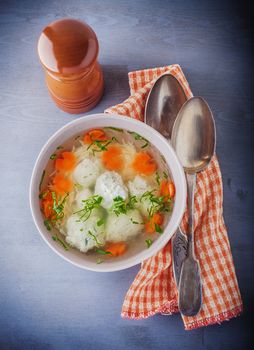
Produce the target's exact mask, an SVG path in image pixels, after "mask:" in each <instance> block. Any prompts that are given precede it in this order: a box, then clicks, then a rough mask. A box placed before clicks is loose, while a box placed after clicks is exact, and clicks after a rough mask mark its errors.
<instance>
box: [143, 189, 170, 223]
mask: <svg viewBox="0 0 254 350" xmlns="http://www.w3.org/2000/svg"><path fill="white" fill-rule="evenodd" d="M154 191H155V190H152V191H146V192H144V193H143V194H142V196H141V197H140V202H143V201H144V200H145V199H147V200H149V201H150V207H149V209H148V215H149V217H152V216H153V214H155V213H157V212H169V211H170V210H171V199H170V198H168V196H159V197H158V196H155V195H154V194H153V192H154Z"/></svg>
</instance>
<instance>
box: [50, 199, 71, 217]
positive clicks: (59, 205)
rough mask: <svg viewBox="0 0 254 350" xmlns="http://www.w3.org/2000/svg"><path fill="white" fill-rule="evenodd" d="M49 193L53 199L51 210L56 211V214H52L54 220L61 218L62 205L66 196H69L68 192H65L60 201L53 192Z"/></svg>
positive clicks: (62, 214)
mask: <svg viewBox="0 0 254 350" xmlns="http://www.w3.org/2000/svg"><path fill="white" fill-rule="evenodd" d="M51 195H52V199H53V210H54V212H55V213H56V216H54V221H56V220H61V219H63V217H64V205H65V202H66V200H67V197H68V196H69V193H67V194H66V195H65V197H64V198H63V200H62V201H61V202H60V203H59V202H57V198H56V193H55V192H51Z"/></svg>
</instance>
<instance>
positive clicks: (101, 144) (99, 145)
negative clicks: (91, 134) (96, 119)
mask: <svg viewBox="0 0 254 350" xmlns="http://www.w3.org/2000/svg"><path fill="white" fill-rule="evenodd" d="M114 141H117V142H118V140H117V138H116V137H114V136H113V137H111V139H110V140H94V141H93V142H92V143H90V145H89V146H88V147H87V150H89V149H91V150H92V152H93V155H94V154H95V152H103V151H107V150H108V149H107V146H108V145H110V144H111V143H112V142H114ZM94 146H95V147H94ZM91 147H93V148H91Z"/></svg>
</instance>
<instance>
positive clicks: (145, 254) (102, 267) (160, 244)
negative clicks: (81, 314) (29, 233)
mask: <svg viewBox="0 0 254 350" xmlns="http://www.w3.org/2000/svg"><path fill="white" fill-rule="evenodd" d="M103 119H104V120H105V121H106V123H105V124H107V125H108V126H110V124H111V121H112V122H113V124H114V123H118V122H119V120H120V124H121V121H122V122H123V121H125V122H127V124H129V127H122V126H121V125H118V127H121V128H123V129H127V130H130V131H132V127H133V128H134V129H135V128H140V127H141V126H142V128H143V129H144V130H145V131H146V133H147V134H148V135H146V138H148V140H149V137H150V134H149V133H151V135H155V138H157V139H160V141H161V143H162V144H164V145H165V152H166V149H168V151H169V152H170V153H171V157H172V158H174V161H175V166H176V168H175V169H174V172H177V173H178V176H179V178H178V180H179V182H180V185H179V189H180V196H181V197H180V196H179V195H178V197H177V200H178V202H179V204H178V213H177V214H175V217H176V219H175V222H174V225H173V226H172V228H171V230H170V232H169V231H168V232H166V230H167V228H168V226H169V225H170V222H171V219H172V217H173V214H174V210H173V214H172V216H171V218H170V220H169V221H168V223H167V225H166V227H165V231H164V233H163V235H161V236H160V237H159V238H158V239H156V241H155V242H154V243H153V245H152V246H151V247H150V248H149V249H147V250H142V251H141V252H139V253H137V254H136V255H134V256H131V257H129V258H127V259H126V260H125V261H124V264H123V262H122V261H116V262H113V263H112V264H94V265H93V264H91V265H92V266H90V264H88V265H89V266H86V265H85V266H84V265H83V264H81V263H79V262H76V261H73V259H72V258H71V257H70V256H68V254H67V253H68V252H66V251H65V250H63V249H62V247H60V248H61V249H58V248H59V247H57V245H54V243H55V242H54V241H53V240H52V242H51V240H50V239H49V237H47V235H48V236H49V234H48V231H46V228H45V229H44V227H43V228H42V227H41V226H40V225H39V220H38V219H37V213H36V208H35V206H36V203H35V202H36V200H35V197H36V199H38V195H36V196H35V193H38V191H37V190H35V188H36V186H35V185H36V180H37V175H38V173H39V170H38V168H39V165H40V163H41V162H42V161H43V157H44V156H45V153H46V152H47V150H48V149H49V147H50V146H51V145H52V144H53V143H54V141H55V140H56V139H57V138H58V136H60V135H64V133H65V131H67V130H68V129H70V128H73V127H74V126H78V125H80V126H81V129H82V124H84V122H86V121H88V120H93V121H96V120H98V121H101V120H103ZM125 122H124V123H125ZM102 124H103V123H102ZM105 126H106V125H105ZM101 127H103V126H101ZM83 129H84V130H85V127H83ZM88 129H89V128H88ZM133 131H134V132H138V133H140V134H141V136H143V134H142V132H143V130H142V132H140V130H138V131H137V130H133ZM81 132H83V130H81ZM73 135H75V131H73ZM67 139H68V138H66V140H67ZM149 141H150V140H149ZM151 143H152V144H153V145H155V147H156V148H157V149H158V146H156V144H155V143H154V141H151ZM158 150H159V152H160V153H161V154H163V156H165V154H164V153H165V152H164V150H161V149H158ZM165 159H166V160H167V157H166V156H165ZM45 165H46V164H45ZM167 165H168V167H169V169H170V172H171V173H172V169H171V167H170V165H169V164H168V163H167ZM172 176H173V175H172ZM40 177H41V173H40ZM186 188H187V187H186V178H185V174H184V170H183V167H182V166H181V164H180V161H179V159H178V157H177V155H176V153H175V151H174V149H173V147H172V146H171V144H170V143H169V142H168V140H166V139H165V137H164V136H162V135H161V134H160V133H159V132H158V131H156V130H155V129H153V128H152V127H150V126H149V125H147V124H145V123H144V122H142V121H140V120H137V119H133V118H131V117H128V116H123V115H117V114H109V113H96V114H89V115H84V116H82V117H79V118H78V119H75V120H72V121H70V122H69V123H67V124H65V125H64V126H62V127H61V128H59V129H58V130H57V131H56V132H55V133H54V134H53V135H52V136H51V137H49V138H48V140H47V141H46V142H45V144H44V145H43V147H42V149H41V151H40V152H39V154H38V156H37V158H36V161H35V164H34V167H33V171H32V175H31V180H30V185H29V203H30V210H31V214H32V218H33V221H34V223H35V226H36V228H37V230H38V231H39V233H40V235H41V237H42V238H43V240H44V241H45V242H46V243H47V245H48V246H49V247H50V248H51V249H52V250H53V251H54V252H55V253H56V254H57V255H59V256H60V257H61V258H63V259H64V260H66V261H68V262H70V263H71V264H73V265H75V266H77V267H80V268H82V269H85V270H90V271H96V272H113V271H120V270H124V269H127V268H130V267H133V266H135V265H137V264H140V263H142V262H143V261H144V260H146V259H148V258H150V257H152V256H154V255H155V254H156V253H158V251H159V250H161V249H162V248H164V247H165V245H166V244H167V243H168V242H169V240H170V239H171V238H172V236H173V234H174V233H175V232H176V230H177V227H178V226H179V224H180V222H181V220H182V217H183V214H184V210H185V207H186V196H187V190H186ZM179 189H178V191H177V193H178V192H179ZM37 204H38V203H37ZM64 253H65V254H64ZM84 263H88V262H87V261H85V260H84ZM121 265H124V266H121Z"/></svg>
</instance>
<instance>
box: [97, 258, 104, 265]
mask: <svg viewBox="0 0 254 350" xmlns="http://www.w3.org/2000/svg"><path fill="white" fill-rule="evenodd" d="M103 262H104V261H103V260H102V259H100V258H99V259H97V260H96V264H102V263H103Z"/></svg>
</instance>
